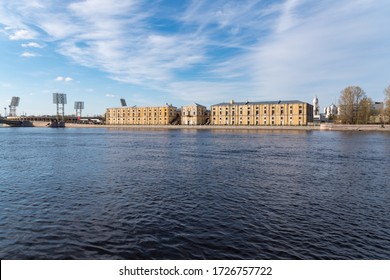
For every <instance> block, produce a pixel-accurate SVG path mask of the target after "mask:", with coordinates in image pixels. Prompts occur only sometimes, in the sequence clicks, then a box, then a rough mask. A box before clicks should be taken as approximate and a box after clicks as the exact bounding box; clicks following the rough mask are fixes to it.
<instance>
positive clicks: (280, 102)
mask: <svg viewBox="0 0 390 280" xmlns="http://www.w3.org/2000/svg"><path fill="white" fill-rule="evenodd" d="M297 103H301V104H304V103H306V102H302V101H299V100H278V101H255V102H250V101H247V102H233V103H230V102H223V103H218V104H214V105H211V106H230V105H239V106H240V105H248V104H254V105H268V104H297Z"/></svg>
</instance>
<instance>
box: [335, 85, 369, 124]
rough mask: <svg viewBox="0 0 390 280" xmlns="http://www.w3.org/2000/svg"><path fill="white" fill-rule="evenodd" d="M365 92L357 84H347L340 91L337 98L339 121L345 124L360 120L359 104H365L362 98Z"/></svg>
mask: <svg viewBox="0 0 390 280" xmlns="http://www.w3.org/2000/svg"><path fill="white" fill-rule="evenodd" d="M365 98H367V96H366V93H365V92H364V90H362V89H361V88H360V87H358V86H349V87H346V88H345V89H343V90H342V91H341V95H340V98H339V108H340V121H341V123H345V124H357V123H358V122H359V121H360V116H361V113H359V112H360V110H361V108H360V106H363V105H366V103H367V102H366V101H365V102H364V104H363V103H362V100H364V99H365Z"/></svg>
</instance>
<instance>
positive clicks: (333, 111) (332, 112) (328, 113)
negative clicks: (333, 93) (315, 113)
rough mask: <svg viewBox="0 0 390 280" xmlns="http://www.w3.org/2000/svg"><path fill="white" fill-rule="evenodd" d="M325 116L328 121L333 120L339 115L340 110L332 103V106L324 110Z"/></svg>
mask: <svg viewBox="0 0 390 280" xmlns="http://www.w3.org/2000/svg"><path fill="white" fill-rule="evenodd" d="M324 114H325V118H326V119H327V120H329V119H333V118H334V117H336V116H337V115H338V114H339V108H338V107H337V106H336V105H334V104H333V103H332V105H330V106H328V107H325V108H324Z"/></svg>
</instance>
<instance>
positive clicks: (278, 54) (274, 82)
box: [0, 0, 390, 116]
mask: <svg viewBox="0 0 390 280" xmlns="http://www.w3.org/2000/svg"><path fill="white" fill-rule="evenodd" d="M389 11H390V1H388V0H354V1H351V0H327V1H313V0H278V1H271V0H257V1H256V0H240V1H239V0H234V1H233V0H232V1H229V0H214V1H208V0H155V1H147V0H144V1H142V0H82V1H81V0H78V1H66V0H0V106H1V107H0V109H1V110H0V114H2V115H4V114H5V110H4V108H7V110H8V105H9V104H10V101H11V98H12V97H13V96H18V97H20V104H19V107H18V108H17V114H18V115H20V114H23V115H52V114H55V113H56V106H55V105H54V104H53V98H52V94H53V93H56V92H58V93H66V94H67V101H68V102H67V104H66V105H65V114H69V115H70V114H75V110H74V102H75V101H83V102H84V104H85V105H84V106H85V109H84V110H83V115H84V116H87V115H88V116H94V115H101V114H104V113H105V110H106V108H109V107H120V106H121V104H120V98H124V99H125V100H126V102H127V105H128V106H134V105H136V106H162V105H165V104H166V103H168V104H173V105H174V106H177V107H180V106H184V105H188V104H192V103H194V102H196V103H200V104H203V105H206V106H208V107H209V106H210V105H213V104H216V103H220V102H228V101H230V100H232V99H233V100H235V101H274V100H300V101H304V102H308V103H311V104H312V103H313V98H314V96H318V99H319V104H320V107H321V111H322V110H323V107H324V106H329V105H330V104H332V103H335V104H337V102H338V98H339V96H340V92H341V91H342V90H343V89H344V88H345V87H347V86H351V85H356V86H360V87H361V88H362V89H363V90H364V91H365V92H366V94H367V96H369V97H371V98H372V99H373V100H374V101H383V99H384V94H383V90H384V88H385V87H387V86H388V85H389V84H390V70H389V66H390V17H389Z"/></svg>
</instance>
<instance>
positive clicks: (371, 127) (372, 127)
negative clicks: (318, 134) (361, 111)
mask: <svg viewBox="0 0 390 280" xmlns="http://www.w3.org/2000/svg"><path fill="white" fill-rule="evenodd" d="M320 128H321V130H335V131H337V130H338V131H389V132H390V124H387V125H386V124H385V125H383V126H382V125H380V124H361V125H359V124H321V126H320Z"/></svg>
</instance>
